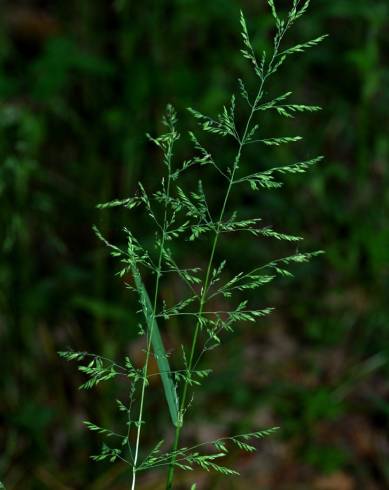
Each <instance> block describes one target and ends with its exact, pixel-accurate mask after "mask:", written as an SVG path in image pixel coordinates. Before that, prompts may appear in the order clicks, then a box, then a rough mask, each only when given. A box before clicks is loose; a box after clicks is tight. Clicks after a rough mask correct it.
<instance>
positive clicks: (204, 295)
mask: <svg viewBox="0 0 389 490" xmlns="http://www.w3.org/2000/svg"><path fill="white" fill-rule="evenodd" d="M263 84H264V80H263V81H262V82H261V85H260V88H259V90H258V94H257V96H256V99H255V102H254V104H253V106H252V107H251V112H250V116H249V118H248V120H247V124H246V128H245V130H244V133H243V137H242V138H241V140H240V141H239V149H238V152H237V155H236V158H235V161H234V167H233V169H232V173H231V178H230V181H229V183H228V188H227V191H226V194H225V197H224V201H223V205H222V209H221V211H220V216H219V221H218V223H217V228H216V230H215V236H214V239H213V244H212V249H211V255H210V258H209V262H208V267H207V272H206V276H205V281H204V287H203V291H202V295H201V299H200V307H199V313H198V317H199V318H201V315H202V313H203V311H204V306H205V304H206V301H207V292H208V286H209V278H210V274H211V269H212V266H213V261H214V257H215V252H216V247H217V244H218V241H219V235H220V227H221V223H222V221H223V217H224V213H225V211H226V207H227V202H228V199H229V197H230V194H231V189H232V186H233V184H234V178H235V174H236V171H237V170H238V167H239V162H240V158H241V154H242V149H243V146H244V144H245V139H246V137H247V134H248V132H249V129H250V125H251V121H252V118H253V116H254V113H255V107H256V105H257V103H258V100H259V98H260V97H261V94H262V89H263ZM200 330H201V323H200V321H199V320H198V321H197V322H196V328H195V332H194V335H193V341H192V347H191V351H190V357H189V362H188V367H187V371H188V372H191V370H192V368H193V360H194V355H195V352H196V346H197V341H198V337H199V334H200ZM188 388H189V384H188V381H187V380H186V381H185V383H184V388H183V393H182V399H181V404H180V419H181V420H180V424H179V425H178V426H177V427H176V430H175V436H174V442H173V448H172V459H171V461H170V464H169V469H168V474H167V481H166V490H172V488H173V479H174V469H175V462H176V456H175V453H176V451H177V450H178V444H179V440H180V435H181V429H182V426H183V418H184V410H185V404H186V399H187V396H188Z"/></svg>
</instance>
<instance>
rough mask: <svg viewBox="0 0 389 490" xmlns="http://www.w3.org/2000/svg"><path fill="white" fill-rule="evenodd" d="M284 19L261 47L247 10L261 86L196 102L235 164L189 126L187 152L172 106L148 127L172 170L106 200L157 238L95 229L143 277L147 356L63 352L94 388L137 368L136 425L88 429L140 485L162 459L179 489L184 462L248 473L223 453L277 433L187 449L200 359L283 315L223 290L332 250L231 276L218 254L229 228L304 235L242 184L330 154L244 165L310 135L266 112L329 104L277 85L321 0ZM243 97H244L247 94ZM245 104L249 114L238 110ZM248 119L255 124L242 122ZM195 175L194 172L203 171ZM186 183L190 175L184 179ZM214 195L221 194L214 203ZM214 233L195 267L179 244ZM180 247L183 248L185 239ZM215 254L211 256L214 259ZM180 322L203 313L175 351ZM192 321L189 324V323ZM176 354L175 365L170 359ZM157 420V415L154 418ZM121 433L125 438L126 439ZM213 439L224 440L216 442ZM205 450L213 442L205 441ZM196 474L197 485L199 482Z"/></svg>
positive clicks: (254, 187) (136, 285)
mask: <svg viewBox="0 0 389 490" xmlns="http://www.w3.org/2000/svg"><path fill="white" fill-rule="evenodd" d="M268 4H269V6H270V8H271V13H272V16H273V18H274V22H275V34H274V40H273V47H272V52H271V53H270V54H269V53H266V52H263V53H260V55H258V54H257V52H256V50H255V49H254V47H253V45H252V43H251V41H250V36H249V31H248V28H247V24H246V20H245V17H244V15H243V13H241V17H240V24H241V28H242V38H243V48H242V50H241V52H242V55H243V57H244V58H246V59H247V60H248V61H249V62H250V64H251V65H252V68H253V72H254V74H253V77H254V78H255V80H256V83H257V87H256V91H255V93H254V94H250V93H249V92H250V90H249V89H248V88H247V84H246V83H245V82H244V81H243V80H241V79H239V80H238V89H239V91H238V93H239V98H237V97H235V95H232V97H231V99H230V101H229V103H228V104H227V105H226V106H224V107H223V109H222V111H221V113H220V114H219V115H217V116H216V117H210V116H208V115H204V114H202V113H201V112H199V111H197V110H194V109H192V108H190V109H189V111H190V113H191V114H192V115H193V117H194V118H195V120H196V121H197V122H198V123H199V125H200V127H201V129H202V130H203V131H205V132H207V133H211V135H212V136H213V135H214V136H215V137H219V138H230V139H231V141H232V144H234V145H235V156H234V158H233V159H232V160H231V161H230V163H229V164H225V163H222V162H220V161H218V159H217V158H216V157H214V155H212V154H211V152H210V151H209V150H208V149H207V148H205V147H204V146H203V144H202V143H201V141H200V136H198V135H196V134H195V133H194V132H189V133H188V145H189V146H190V147H191V148H192V150H193V156H192V157H191V158H190V159H187V160H185V161H184V162H181V163H179V162H176V158H175V155H174V150H175V145H176V144H177V142H178V140H179V139H180V134H179V133H178V131H177V115H176V112H175V110H174V108H173V107H172V106H171V105H169V106H168V107H167V110H166V114H165V116H164V118H163V124H164V126H165V127H166V131H165V133H164V134H162V135H160V136H158V137H152V136H150V135H148V138H149V139H150V141H151V142H152V143H154V144H155V145H156V146H157V147H158V148H159V150H160V151H161V153H162V162H163V168H164V177H163V178H162V181H161V185H160V187H159V189H158V190H157V191H152V192H148V190H147V189H145V188H144V186H143V185H142V184H141V183H140V184H139V189H138V192H137V193H136V195H134V196H133V197H130V198H127V199H124V200H114V201H111V202H108V203H105V204H101V205H99V207H100V208H101V209H107V208H117V207H123V208H126V209H127V210H134V209H135V208H139V209H141V210H144V212H145V213H146V214H147V215H148V217H149V218H150V221H151V223H152V228H153V231H154V237H155V240H154V243H153V246H152V247H150V246H149V242H147V241H144V242H142V240H140V239H138V238H137V237H136V236H135V234H134V233H133V232H132V231H131V230H130V229H128V228H124V233H125V237H126V247H120V246H117V245H114V244H112V243H110V242H109V241H108V240H107V239H106V238H105V237H104V236H103V235H102V234H101V233H100V231H99V230H98V229H97V228H95V231H96V234H97V236H98V237H99V238H100V239H101V240H103V242H104V243H105V244H106V245H107V246H108V247H109V249H110V250H111V254H112V255H113V256H114V257H116V258H118V259H119V261H120V263H121V270H120V272H119V275H120V277H122V278H124V279H125V280H127V278H128V277H131V285H130V284H128V288H129V289H130V290H131V291H133V292H134V293H135V294H136V296H137V299H138V301H139V305H140V311H139V314H140V318H141V320H140V323H139V334H140V335H141V336H143V338H144V345H145V348H144V352H145V356H144V363H143V366H141V367H139V366H137V365H136V363H135V362H134V361H133V360H132V359H130V357H126V358H125V359H124V360H123V361H122V362H120V361H119V362H118V361H116V360H111V359H107V358H105V357H102V356H99V355H97V354H89V353H86V352H74V351H68V352H61V353H60V355H61V356H62V357H63V358H65V359H67V360H69V361H76V362H78V363H79V369H80V371H82V372H83V373H84V374H85V375H86V381H85V382H84V384H83V385H82V386H81V388H84V389H90V388H93V387H94V386H96V385H98V384H99V383H102V382H106V381H108V380H110V379H112V378H115V377H117V376H123V375H124V376H125V377H126V378H127V379H128V381H129V397H128V400H127V401H126V402H123V401H120V400H117V408H118V411H119V412H121V413H122V414H123V415H124V429H123V431H122V433H121V434H119V433H116V432H113V431H111V430H110V429H108V428H103V427H100V426H98V425H96V424H94V423H92V422H85V425H86V427H87V428H88V429H89V430H91V431H94V432H97V433H99V434H101V436H102V437H103V438H104V439H105V442H104V443H103V446H102V449H101V451H100V452H99V453H98V454H96V455H94V456H92V459H93V460H95V461H110V462H117V461H119V460H120V461H122V462H123V464H124V465H126V466H127V467H128V475H129V485H130V488H131V489H135V488H136V486H137V476H138V475H139V473H140V472H143V471H145V470H151V469H153V468H162V469H163V468H165V469H166V489H167V490H169V489H172V488H173V480H174V474H175V469H176V468H179V469H181V470H193V469H194V468H196V467H198V468H201V469H203V470H206V471H216V472H219V473H222V474H223V475H225V476H229V475H236V474H237V472H236V471H235V470H233V469H231V468H229V467H226V466H224V465H223V464H221V463H220V461H221V460H222V459H223V458H224V456H226V454H227V453H228V451H229V448H230V447H232V446H235V447H237V448H239V449H240V450H242V451H247V452H253V451H255V450H256V446H255V445H253V441H255V440H256V439H259V438H262V437H264V436H267V435H270V434H272V433H273V432H274V431H275V430H276V428H270V429H265V430H259V431H258V430H255V431H253V432H251V433H247V434H239V435H234V436H231V437H224V438H221V439H217V440H214V441H206V442H204V443H199V444H196V445H195V446H192V447H181V445H180V439H181V433H182V430H183V427H184V424H185V420H186V418H187V417H188V413H189V409H190V405H191V403H192V400H193V393H194V392H195V389H196V388H198V387H199V386H200V385H201V383H202V382H203V381H204V379H205V378H206V377H207V376H208V375H209V374H210V370H207V369H200V367H199V361H200V359H201V360H202V358H203V357H204V354H205V353H206V352H207V351H209V350H211V349H214V348H216V347H218V346H219V345H220V344H221V343H222V338H223V333H225V332H231V331H232V330H233V329H234V327H235V325H236V324H238V323H242V322H256V321H257V320H258V319H259V318H261V317H264V316H266V315H268V314H269V313H271V311H272V308H269V307H264V308H261V309H255V308H251V307H250V306H249V303H248V301H247V300H241V299H239V301H238V302H237V304H235V306H234V307H232V306H231V307H230V309H228V308H227V309H226V311H220V310H215V309H213V308H212V305H214V304H215V301H214V299H215V298H217V297H219V298H222V299H224V303H223V304H225V303H227V304H233V300H234V298H237V297H239V298H241V296H242V294H245V293H247V292H251V291H253V290H255V289H257V288H260V287H261V286H263V285H265V284H268V283H269V282H271V281H273V280H274V279H275V278H276V277H277V276H284V277H291V276H292V274H291V272H290V271H289V270H288V266H290V265H292V264H293V263H303V262H307V261H309V260H310V259H311V258H312V257H314V256H316V255H318V254H319V253H320V252H308V253H301V252H295V253H294V254H292V255H289V256H285V257H282V258H278V259H274V260H272V261H270V262H269V263H265V264H262V265H258V266H257V267H255V268H253V269H252V270H248V271H246V272H240V273H238V274H236V275H228V274H227V273H226V269H227V267H226V266H227V259H225V260H222V261H221V262H220V263H219V262H217V261H216V253H217V248H218V245H219V242H220V240H221V238H222V236H223V235H225V234H229V233H232V232H246V233H248V234H249V235H252V236H254V237H264V238H273V239H276V240H281V241H286V242H298V241H299V240H300V237H297V236H293V235H289V234H285V233H282V232H279V231H276V230H275V229H273V228H272V227H269V226H263V225H262V220H261V219H260V218H250V217H243V218H241V217H238V213H237V212H236V211H231V210H230V209H229V204H230V197H231V196H232V194H233V193H234V191H235V189H237V188H238V187H240V186H246V187H247V188H248V189H250V190H251V191H253V192H258V191H269V190H270V191H271V190H272V189H276V188H279V187H281V186H282V182H281V181H280V180H279V178H280V177H282V176H283V175H284V174H294V173H304V172H306V171H307V170H309V169H310V168H311V167H312V166H313V165H315V164H317V163H318V162H319V161H320V160H321V158H322V157H316V158H312V159H309V160H306V161H299V162H297V163H292V164H290V165H282V166H275V167H273V168H270V169H266V170H259V171H255V172H253V173H248V172H246V173H245V174H243V172H242V171H241V166H242V165H241V162H242V159H243V158H244V157H245V149H246V147H248V146H251V145H254V144H256V145H258V146H261V145H262V147H263V148H264V147H271V146H280V145H284V144H289V143H294V142H297V141H299V140H301V138H300V137H299V136H279V135H277V136H274V137H268V136H264V135H262V134H261V132H262V128H261V127H260V126H259V123H258V121H259V120H260V117H261V115H262V114H263V113H264V112H265V111H272V112H275V113H276V114H278V115H279V116H281V117H285V118H293V117H294V115H295V114H296V113H303V112H315V111H319V110H320V107H317V106H311V105H300V104H295V103H291V102H290V101H289V99H290V97H291V95H292V94H291V92H286V93H284V94H281V95H278V96H275V97H274V98H268V95H267V94H268V90H267V89H265V87H266V86H267V84H268V81H269V79H270V78H271V77H272V76H273V75H274V74H275V73H276V72H277V71H278V70H279V69H280V67H281V65H283V63H284V62H285V61H286V60H287V58H288V57H289V56H291V55H293V54H295V53H301V52H303V51H305V50H306V49H308V48H311V47H314V46H316V45H317V44H318V43H320V42H321V41H322V40H323V39H324V38H325V36H320V37H318V38H316V39H313V40H310V41H307V42H303V43H301V44H297V45H295V46H292V47H284V38H285V35H286V33H287V31H288V30H289V29H290V28H291V27H292V26H293V25H294V23H295V22H296V21H297V20H298V19H299V18H300V17H301V16H302V15H303V14H304V13H305V12H306V11H307V8H308V6H309V0H306V1H305V2H302V1H300V0H292V5H291V8H290V10H289V12H287V13H286V14H285V15H282V16H281V15H280V14H279V12H278V10H277V8H276V6H275V4H274V0H268ZM238 101H239V103H238ZM238 111H239V112H238ZM242 120H243V123H242V122H241V121H242ZM196 167H197V168H198V170H197V171H198V172H200V174H201V175H202V174H205V176H204V178H202V179H201V180H198V182H197V183H196V187H195V189H192V190H190V189H189V190H188V189H186V187H187V185H186V186H185V185H184V184H185V182H186V181H185V179H183V174H187V173H190V172H192V171H194V170H195V168H196ZM211 167H212V169H213V171H214V172H217V173H218V174H220V179H221V181H222V182H223V183H224V186H225V191H224V197H222V199H221V201H220V203H219V204H218V203H216V204H212V205H211V204H210V200H209V199H208V198H207V192H206V190H205V186H204V179H205V178H206V174H207V172H208V171H207V168H209V170H211ZM192 181H193V178H192ZM182 182H183V183H184V184H183V183H182ZM212 202H213V201H212ZM203 237H207V239H208V241H209V244H210V248H209V256H208V259H207V260H206V261H205V264H206V266H205V267H197V266H195V267H183V266H180V265H179V263H178V262H179V260H177V257H176V254H175V251H176V249H177V247H175V246H174V244H175V242H177V243H178V244H180V243H183V241H184V240H186V241H187V242H189V243H193V242H196V241H197V240H200V239H202V238H203ZM178 248H179V246H178ZM202 263H203V262H202ZM150 274H152V277H154V285H153V288H152V290H151V288H149V290H147V289H146V286H145V284H146V280H145V278H146V276H147V277H150ZM172 274H173V275H175V276H176V277H177V278H178V279H179V280H180V281H181V283H182V289H185V290H186V291H187V292H188V294H187V295H186V296H184V297H181V298H180V299H179V301H178V302H177V303H176V304H174V305H168V304H166V302H165V301H163V300H161V282H162V281H163V280H164V279H165V277H166V276H171V275H172ZM172 320H175V321H176V322H177V321H180V320H182V321H184V320H185V322H187V321H188V320H189V322H191V325H192V330H191V332H192V336H191V341H190V342H189V344H188V345H182V346H181V348H180V349H177V352H176V353H173V355H172V354H169V356H168V355H167V353H166V350H165V347H164V343H163V339H162V337H161V333H160V327H161V324H163V325H164V328H168V327H169V322H170V321H172ZM186 325H187V323H186ZM152 360H155V362H156V365H157V366H158V374H159V376H160V378H161V381H162V385H163V390H164V396H165V400H166V408H167V410H168V412H169V414H170V419H171V422H172V425H173V431H174V441H173V444H172V447H170V448H168V449H167V450H164V446H165V444H164V441H159V442H157V443H156V444H155V446H154V447H152V448H151V449H150V448H149V449H148V450H145V449H144V448H143V445H142V444H141V443H142V435H143V432H144V431H147V427H148V420H147V412H146V409H145V407H146V397H147V392H148V389H149V386H150V383H149V381H150V376H151V375H150V369H149V368H150V362H151V361H152ZM173 362H174V366H175V369H174V370H173V369H171V367H170V364H172V363H173ZM180 363H181V364H180ZM149 422H150V421H149ZM112 441H116V444H115V443H113V442H112ZM210 447H212V448H213V450H212V451H209V448H210ZM205 450H208V452H207V451H205ZM195 487H196V484H193V485H192V487H191V488H192V489H194V488H195Z"/></svg>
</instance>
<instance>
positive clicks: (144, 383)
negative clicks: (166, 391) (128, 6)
mask: <svg viewBox="0 0 389 490" xmlns="http://www.w3.org/2000/svg"><path fill="white" fill-rule="evenodd" d="M172 146H173V142H170V145H169V149H168V154H167V166H168V181H167V186H166V195H167V199H166V204H165V209H164V219H163V230H162V237H161V244H160V249H159V257H158V269H157V277H156V281H155V293H154V304H153V313H152V314H153V316H154V317H155V314H156V310H157V300H158V292H159V283H160V279H161V268H162V257H163V250H164V246H165V240H166V231H167V202H168V198H169V195H170V183H171V159H172ZM154 324H155V322H153V323H152V327H151V330H150V332H149V333H148V340H147V349H146V360H145V364H144V367H143V381H142V390H141V398H140V405H139V415H138V421H137V433H136V442H135V452H134V461H133V466H132V483H131V490H135V484H136V472H137V462H138V458H139V446H140V437H141V432H142V418H143V408H144V400H145V392H146V387H147V384H148V377H147V371H148V367H149V360H150V354H151V339H152V335H153V327H154Z"/></svg>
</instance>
